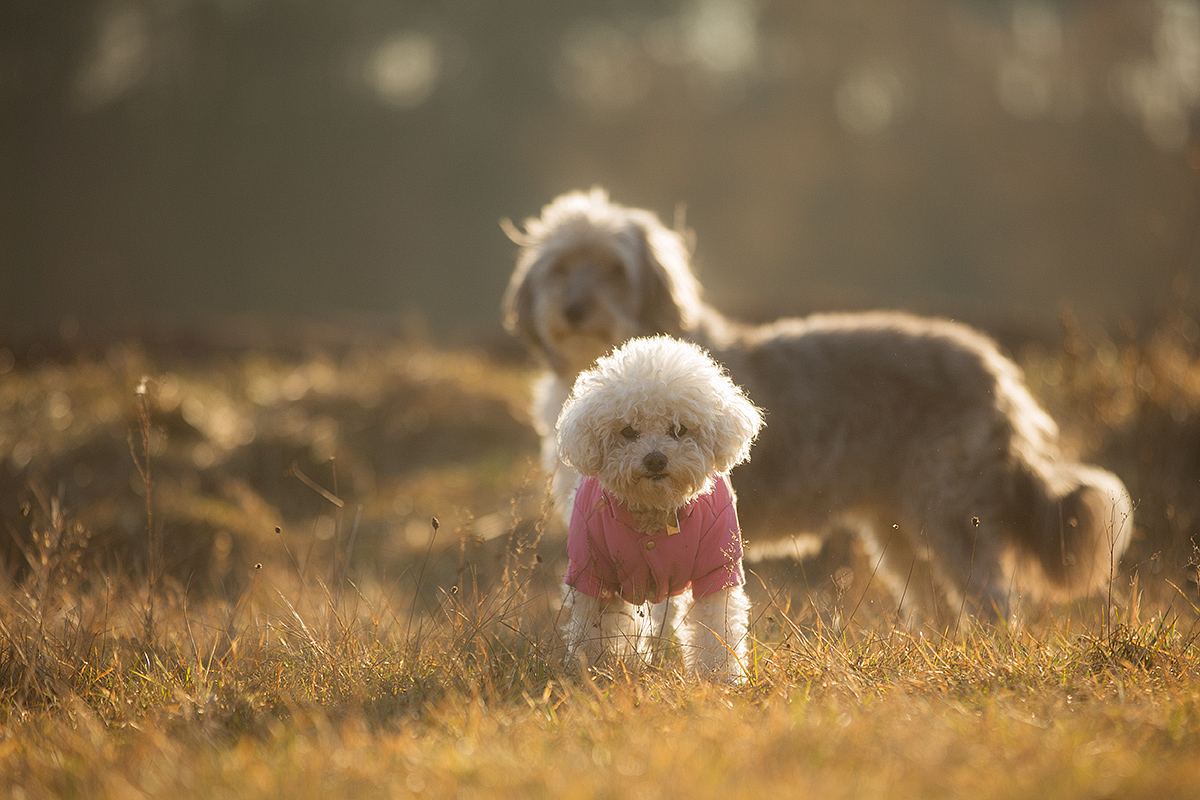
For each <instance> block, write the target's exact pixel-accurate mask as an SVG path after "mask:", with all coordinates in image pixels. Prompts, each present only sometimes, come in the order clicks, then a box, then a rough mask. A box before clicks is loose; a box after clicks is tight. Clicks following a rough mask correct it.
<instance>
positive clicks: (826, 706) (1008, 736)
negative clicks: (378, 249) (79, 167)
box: [0, 301, 1200, 800]
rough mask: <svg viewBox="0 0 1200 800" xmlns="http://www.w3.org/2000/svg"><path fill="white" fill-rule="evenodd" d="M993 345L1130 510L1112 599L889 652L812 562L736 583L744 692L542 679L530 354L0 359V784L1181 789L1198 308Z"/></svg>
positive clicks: (379, 790)
mask: <svg viewBox="0 0 1200 800" xmlns="http://www.w3.org/2000/svg"><path fill="white" fill-rule="evenodd" d="M1006 345H1008V346H1009V347H1010V349H1011V350H1012V352H1013V353H1014V355H1015V356H1016V357H1017V358H1018V360H1019V361H1020V362H1021V364H1022V366H1023V367H1024V368H1025V370H1026V373H1027V375H1028V377H1029V380H1030V383H1031V385H1032V387H1033V389H1034V391H1035V393H1036V394H1037V395H1038V396H1039V397H1040V398H1042V399H1043V401H1044V402H1045V403H1046V404H1047V406H1048V407H1049V408H1050V409H1051V410H1052V411H1053V413H1054V414H1055V416H1056V417H1057V418H1058V419H1059V420H1060V422H1061V423H1062V424H1063V427H1064V431H1065V434H1066V438H1067V441H1068V444H1069V446H1070V448H1071V449H1072V450H1074V451H1076V452H1079V453H1081V454H1083V455H1086V456H1087V457H1088V458H1090V459H1093V460H1096V461H1098V462H1099V463H1102V464H1104V465H1105V466H1107V467H1109V468H1111V469H1113V470H1115V471H1116V472H1117V473H1118V474H1119V475H1121V476H1122V477H1123V478H1124V479H1125V480H1126V482H1127V483H1128V485H1129V487H1130V490H1131V493H1132V495H1133V496H1134V498H1135V499H1136V500H1137V501H1138V503H1139V506H1138V511H1137V514H1138V529H1137V532H1136V536H1135V541H1134V543H1133V545H1132V547H1131V549H1130V552H1129V554H1128V557H1127V558H1126V560H1125V562H1124V563H1123V564H1122V573H1121V578H1120V581H1119V582H1118V584H1117V586H1116V587H1115V591H1114V594H1113V596H1112V597H1111V598H1102V599H1095V600H1092V601H1088V602H1081V603H1078V604H1075V605H1072V606H1069V607H1067V606H1063V607H1055V608H1031V609H1028V610H1027V612H1026V613H1025V615H1024V617H1023V619H1022V620H1021V624H1020V625H1018V626H1015V627H1012V628H1009V627H1000V628H989V627H980V628H974V627H970V626H966V628H965V629H964V630H962V631H960V632H959V633H958V634H957V635H955V636H952V637H947V636H945V635H943V631H940V630H937V629H934V628H926V629H919V630H906V629H904V628H898V627H897V626H896V625H895V624H894V619H895V613H894V612H895V609H894V608H893V607H892V603H891V601H890V600H889V598H888V596H887V595H886V594H885V593H884V592H883V591H882V589H881V588H880V587H879V586H877V585H875V583H874V582H873V581H872V580H871V574H870V570H869V569H868V568H867V565H866V564H865V563H864V559H863V557H862V556H861V554H859V553H858V552H857V550H856V549H855V548H854V547H853V546H852V544H851V543H849V542H847V541H845V540H842V539H838V538H835V539H833V540H831V541H830V542H829V543H828V545H827V546H826V547H825V548H824V549H823V550H821V551H820V552H819V553H818V554H817V555H816V556H814V557H812V558H810V559H807V560H805V561H802V562H797V561H794V560H780V561H767V562H759V563H756V564H753V565H750V571H751V578H750V586H749V589H750V592H751V596H752V599H753V600H754V603H755V610H754V621H753V629H752V630H753V636H754V641H753V645H752V658H751V662H752V663H751V673H752V678H751V680H750V681H749V684H748V685H747V686H744V687H740V688H736V689H733V688H727V687H722V686H714V685H708V684H697V683H695V682H691V681H686V680H683V679H681V678H680V677H679V675H678V674H677V672H676V667H677V664H676V663H675V662H673V661H672V660H671V659H670V658H667V659H665V660H664V661H663V662H662V663H660V664H658V665H656V666H655V667H654V668H652V669H650V670H648V671H646V672H644V673H643V674H640V675H630V674H627V673H626V672H624V671H623V670H621V669H620V668H619V667H618V666H613V665H603V664H602V665H600V666H599V667H597V668H595V669H594V670H593V671H592V673H591V674H589V675H584V676H580V675H578V674H576V673H574V672H572V671H570V670H567V669H565V668H564V667H563V652H562V648H561V645H560V643H559V640H558V637H557V635H556V633H555V624H556V619H555V617H556V614H557V597H558V588H557V587H558V581H559V576H560V575H561V574H562V569H563V566H564V555H563V552H562V551H563V536H564V532H563V530H562V529H561V525H560V523H557V522H556V521H554V520H552V519H550V518H549V516H548V515H547V513H546V510H545V480H544V477H543V476H542V475H541V474H540V473H539V471H538V470H537V468H536V466H535V458H536V448H537V442H536V438H535V436H534V435H533V433H532V431H531V430H530V428H529V426H528V423H527V416H526V411H525V408H526V405H527V402H528V383H529V379H530V377H531V375H532V369H531V367H529V366H528V365H525V364H522V363H519V362H516V361H514V360H512V359H510V358H507V357H504V356H503V355H497V354H489V353H486V352H483V351H473V350H456V351H446V350H439V349H436V348H434V347H432V346H430V345H428V344H427V343H425V342H423V341H422V340H421V339H420V338H419V337H415V336H386V335H367V334H365V333H362V332H361V331H360V332H353V331H352V332H350V333H347V332H346V331H345V330H344V329H343V330H337V331H324V332H314V331H307V332H304V333H303V334H299V333H295V332H293V333H292V334H289V335H286V336H284V335H279V336H274V337H271V336H265V337H264V336H263V335H261V333H259V334H255V333H253V332H252V331H249V330H247V331H239V330H237V329H229V330H226V331H224V332H223V334H222V336H220V337H217V336H211V335H206V336H200V337H194V338H191V339H188V340H183V339H181V338H178V337H176V338H174V339H170V340H166V339H162V338H161V337H160V338H159V339H149V338H144V339H141V340H133V339H128V340H114V341H110V342H104V343H96V342H89V343H83V342H79V341H70V342H62V341H54V342H34V343H22V344H19V345H18V344H10V345H7V346H6V345H4V344H3V343H0V459H3V461H2V463H0V522H2V524H3V525H4V526H5V529H6V533H5V535H4V537H3V544H0V558H2V559H3V564H4V570H3V572H2V574H0V581H3V582H4V584H5V585H4V589H3V591H2V592H0V792H2V793H3V795H4V796H10V797H14V798H21V797H25V798H52V797H104V798H107V797H113V798H116V797H122V798H124V797H143V796H155V797H159V796H161V797H238V798H243V797H288V798H290V799H298V798H304V797H329V796H355V797H409V796H412V797H419V796H427V797H472V796H476V797H553V798H559V797H645V798H672V797H680V796H694V797H713V798H742V797H746V798H757V797H763V796H765V795H766V794H767V793H768V792H773V791H774V792H780V793H782V794H783V795H784V796H789V797H807V796H821V797H834V798H837V797H847V798H849V797H856V798H857V797H889V798H891V797H964V796H970V797H973V798H1030V797H1066V798H1141V797H1146V798H1155V799H1156V800H1162V798H1173V797H1195V796H1198V795H1200V708H1198V705H1197V704H1198V701H1200V651H1198V648H1197V630H1198V628H1197V625H1198V624H1200V623H1198V619H1200V614H1198V611H1197V571H1196V563H1195V560H1194V556H1195V545H1194V543H1195V542H1196V541H1198V540H1200V535H1198V531H1197V526H1200V326H1197V324H1196V322H1195V313H1194V309H1192V308H1191V307H1190V306H1189V305H1188V304H1187V303H1186V302H1184V301H1180V302H1179V303H1178V304H1177V306H1176V307H1174V308H1172V309H1171V310H1170V311H1168V312H1164V313H1163V315H1162V316H1161V317H1160V318H1159V319H1157V320H1155V321H1154V322H1153V323H1152V324H1147V325H1146V326H1144V327H1138V326H1135V325H1125V326H1123V327H1122V328H1120V329H1118V330H1116V331H1114V332H1105V331H1084V330H1081V329H1080V328H1079V327H1078V326H1077V325H1076V324H1075V323H1074V322H1072V321H1071V320H1070V319H1069V318H1067V319H1064V325H1063V329H1062V332H1061V335H1060V336H1058V337H1057V338H1055V339H1054V340H1053V341H1043V342H1031V341H1023V340H1017V341H1006ZM435 520H436V521H435Z"/></svg>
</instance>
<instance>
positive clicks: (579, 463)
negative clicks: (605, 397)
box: [556, 395, 604, 477]
mask: <svg viewBox="0 0 1200 800" xmlns="http://www.w3.org/2000/svg"><path fill="white" fill-rule="evenodd" d="M591 405H592V404H591V403H589V402H588V400H587V398H586V397H582V398H581V397H577V396H574V395H573V396H572V397H570V398H568V399H567V402H566V404H565V405H564V406H563V410H562V413H561V414H560V415H559V417H558V425H557V426H556V428H557V430H558V457H559V458H560V459H561V460H562V461H563V462H564V463H566V464H567V465H569V466H571V467H574V468H575V470H576V471H577V472H578V473H579V474H580V475H584V476H589V477H590V476H592V475H595V474H596V473H598V472H599V471H600V467H601V466H602V465H603V463H604V450H603V448H602V446H601V442H600V431H598V430H597V429H596V427H595V426H596V419H595V415H594V409H593V408H591Z"/></svg>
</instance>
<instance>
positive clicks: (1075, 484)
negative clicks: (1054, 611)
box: [1017, 462, 1133, 597]
mask: <svg viewBox="0 0 1200 800" xmlns="http://www.w3.org/2000/svg"><path fill="white" fill-rule="evenodd" d="M1021 472H1022V473H1023V474H1022V475H1021V478H1022V479H1023V480H1022V481H1021V483H1022V484H1023V485H1024V487H1023V488H1024V489H1025V491H1018V493H1017V494H1018V502H1019V503H1020V504H1021V505H1022V506H1023V507H1024V510H1025V512H1026V513H1027V514H1028V515H1029V517H1028V522H1029V524H1028V526H1022V527H1026V528H1027V529H1026V531H1024V534H1025V535H1027V536H1029V537H1030V540H1029V541H1027V542H1026V544H1027V546H1028V548H1029V550H1030V551H1032V554H1033V555H1034V556H1035V557H1036V560H1037V563H1038V564H1039V566H1040V567H1041V570H1042V572H1043V574H1044V575H1045V577H1046V580H1047V582H1048V583H1049V584H1050V587H1052V589H1053V590H1054V592H1055V593H1056V594H1060V595H1064V596H1067V597H1082V596H1087V595H1089V594H1093V593H1096V592H1099V591H1103V590H1104V589H1106V588H1107V587H1108V585H1109V582H1110V581H1111V580H1112V578H1113V575H1114V573H1115V572H1116V569H1117V565H1118V563H1119V562H1120V560H1121V556H1122V555H1123V554H1124V552H1125V548H1126V547H1127V546H1128V544H1129V537H1130V535H1131V534H1132V532H1133V503H1132V502H1131V500H1130V498H1129V492H1128V491H1126V489H1125V485H1124V484H1123V483H1121V480H1120V479H1119V478H1118V477H1117V476H1116V475H1113V474H1112V473H1111V472H1108V471H1106V470H1103V469H1100V468H1099V467H1094V466H1090V465H1087V464H1077V463H1069V462H1067V463H1061V462H1059V463H1047V464H1039V465H1025V468H1024V469H1022V470H1021Z"/></svg>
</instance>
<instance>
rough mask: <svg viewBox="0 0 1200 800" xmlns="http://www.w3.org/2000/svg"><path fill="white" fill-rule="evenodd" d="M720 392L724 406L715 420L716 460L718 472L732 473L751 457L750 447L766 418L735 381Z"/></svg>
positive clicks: (714, 459) (714, 446)
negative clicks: (735, 384)
mask: <svg viewBox="0 0 1200 800" xmlns="http://www.w3.org/2000/svg"><path fill="white" fill-rule="evenodd" d="M720 394H721V395H722V396H721V398H720V406H721V408H720V411H719V413H718V414H717V417H716V419H715V421H714V423H713V428H714V436H713V461H714V462H715V464H714V466H715V468H716V471H717V472H728V471H729V470H731V469H733V468H734V467H736V466H737V465H738V464H741V463H742V462H743V461H746V460H747V459H749V458H750V446H751V445H752V444H754V437H756V436H757V435H758V432H759V431H760V430H761V429H762V426H763V417H762V412H760V411H759V410H758V409H757V408H755V407H754V404H753V403H751V402H750V401H749V400H747V399H746V396H745V395H744V394H742V393H741V391H740V390H738V389H737V387H736V386H734V385H733V384H732V383H731V384H730V386H729V389H728V391H722V392H721V393H720Z"/></svg>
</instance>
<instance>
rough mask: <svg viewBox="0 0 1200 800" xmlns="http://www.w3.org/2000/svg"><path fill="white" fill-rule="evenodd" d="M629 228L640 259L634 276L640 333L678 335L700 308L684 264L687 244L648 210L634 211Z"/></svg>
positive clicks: (693, 282)
mask: <svg viewBox="0 0 1200 800" xmlns="http://www.w3.org/2000/svg"><path fill="white" fill-rule="evenodd" d="M630 228H631V229H632V230H633V232H634V233H635V235H636V238H637V244H638V254H639V257H640V262H641V270H640V274H639V275H638V276H636V279H637V284H638V289H639V292H640V304H639V308H638V321H639V322H640V323H641V326H642V333H643V334H645V335H650V334H656V333H665V334H668V335H671V336H679V335H681V334H683V333H684V332H685V331H687V330H688V329H689V328H691V327H692V326H693V325H694V324H695V323H696V321H697V318H698V316H699V308H700V294H699V286H698V284H697V283H696V278H695V276H693V275H692V273H691V269H690V268H689V266H688V262H689V260H690V250H689V247H688V244H687V243H686V242H685V241H684V237H683V236H681V235H680V234H678V233H676V232H675V231H671V230H668V229H667V228H664V227H663V226H662V224H661V223H660V222H659V221H658V220H657V219H656V218H655V217H654V215H653V214H651V213H650V212H646V211H643V212H637V213H635V214H634V216H633V219H632V220H631V224H630Z"/></svg>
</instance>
